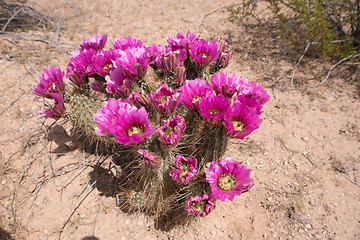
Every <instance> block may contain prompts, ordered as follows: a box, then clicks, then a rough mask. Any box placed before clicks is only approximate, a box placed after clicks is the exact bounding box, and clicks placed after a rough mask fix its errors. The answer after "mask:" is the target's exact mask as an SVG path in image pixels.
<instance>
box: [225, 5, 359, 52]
mask: <svg viewBox="0 0 360 240" xmlns="http://www.w3.org/2000/svg"><path fill="white" fill-rule="evenodd" d="M228 10H229V12H230V17H229V19H230V20H231V21H232V22H235V23H237V24H241V25H245V26H247V27H249V26H251V27H254V26H255V25H256V26H258V27H259V29H261V28H264V27H267V26H269V25H274V24H277V27H279V28H278V29H279V30H280V35H281V36H282V38H283V39H286V40H288V41H290V42H291V43H293V44H294V45H297V46H299V45H305V44H306V43H308V42H316V44H314V45H313V46H314V47H315V48H316V50H317V51H318V52H319V53H320V54H321V57H322V58H323V59H326V58H328V57H335V58H336V57H340V58H344V57H347V56H349V55H351V54H353V53H354V52H355V51H357V50H358V48H359V46H360V3H359V1H358V0H356V1H354V0H338V1H323V0H290V1H284V0H264V1H245V0H244V1H243V2H242V3H241V4H236V5H234V6H231V7H229V8H228ZM264 13H267V14H264ZM265 15H266V17H265ZM301 43H303V44H301ZM304 43H305V44H304Z"/></svg>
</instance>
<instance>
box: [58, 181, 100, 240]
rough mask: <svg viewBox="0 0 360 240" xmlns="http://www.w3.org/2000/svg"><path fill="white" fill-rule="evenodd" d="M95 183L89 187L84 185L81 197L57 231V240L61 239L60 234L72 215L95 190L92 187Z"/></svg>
mask: <svg viewBox="0 0 360 240" xmlns="http://www.w3.org/2000/svg"><path fill="white" fill-rule="evenodd" d="M96 182H97V181H94V182H93V183H92V184H91V185H90V186H88V185H86V187H87V189H86V191H85V192H84V193H83V194H82V197H80V198H79V199H78V201H77V202H76V203H75V205H74V206H73V207H72V209H71V210H70V212H69V213H68V215H67V216H66V218H65V220H64V222H63V223H62V224H61V226H60V228H59V229H58V230H57V231H58V233H59V239H61V232H62V230H63V229H64V228H65V226H66V224H67V223H68V222H69V220H70V218H71V217H72V216H73V215H74V213H75V211H76V210H77V209H78V208H79V206H80V205H81V203H82V202H83V201H84V200H85V199H86V197H87V196H89V194H90V193H91V192H92V191H93V190H94V189H95V188H93V186H94V185H95V184H96Z"/></svg>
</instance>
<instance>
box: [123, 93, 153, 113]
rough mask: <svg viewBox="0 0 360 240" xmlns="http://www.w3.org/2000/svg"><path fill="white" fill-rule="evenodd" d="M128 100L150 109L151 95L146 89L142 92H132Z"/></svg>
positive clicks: (137, 105) (139, 106)
mask: <svg viewBox="0 0 360 240" xmlns="http://www.w3.org/2000/svg"><path fill="white" fill-rule="evenodd" d="M128 101H129V102H131V103H132V104H134V105H135V106H136V107H138V108H141V107H145V109H147V110H149V109H150V106H151V102H150V98H149V95H147V94H146V92H145V91H144V90H141V92H131V93H130V95H129V97H128Z"/></svg>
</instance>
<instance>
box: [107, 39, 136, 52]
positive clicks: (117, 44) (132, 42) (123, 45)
mask: <svg viewBox="0 0 360 240" xmlns="http://www.w3.org/2000/svg"><path fill="white" fill-rule="evenodd" d="M113 46H114V48H115V49H119V50H122V51H125V50H126V49H129V48H138V47H142V46H143V44H142V42H141V41H140V40H136V37H130V36H129V37H123V38H121V39H119V38H115V41H114V43H113Z"/></svg>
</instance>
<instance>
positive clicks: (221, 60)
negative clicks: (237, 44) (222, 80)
mask: <svg viewBox="0 0 360 240" xmlns="http://www.w3.org/2000/svg"><path fill="white" fill-rule="evenodd" d="M233 55H234V52H233V51H230V50H228V49H226V50H224V51H223V52H221V53H220V55H219V57H218V59H217V60H216V65H217V66H218V67H219V68H226V67H227V66H229V63H230V60H231V59H232V57H233Z"/></svg>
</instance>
